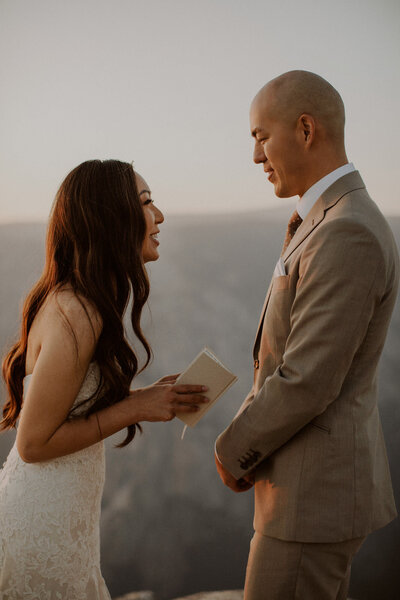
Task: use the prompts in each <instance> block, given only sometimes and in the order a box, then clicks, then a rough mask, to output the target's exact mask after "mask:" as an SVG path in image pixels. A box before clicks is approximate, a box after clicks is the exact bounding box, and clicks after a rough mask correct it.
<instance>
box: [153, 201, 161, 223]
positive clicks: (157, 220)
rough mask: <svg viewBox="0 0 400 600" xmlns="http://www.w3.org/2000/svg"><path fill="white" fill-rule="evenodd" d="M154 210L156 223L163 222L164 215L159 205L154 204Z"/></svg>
mask: <svg viewBox="0 0 400 600" xmlns="http://www.w3.org/2000/svg"><path fill="white" fill-rule="evenodd" d="M153 206H154V205H153ZM154 212H155V219H156V223H163V221H164V215H163V213H162V212H161V210H160V209H159V208H158V207H157V206H154Z"/></svg>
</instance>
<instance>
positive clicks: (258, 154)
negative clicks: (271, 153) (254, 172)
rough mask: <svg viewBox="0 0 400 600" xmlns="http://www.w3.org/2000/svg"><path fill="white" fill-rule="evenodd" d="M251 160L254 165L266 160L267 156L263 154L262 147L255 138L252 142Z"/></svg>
mask: <svg viewBox="0 0 400 600" xmlns="http://www.w3.org/2000/svg"><path fill="white" fill-rule="evenodd" d="M253 160H254V162H255V163H256V165H258V164H260V163H264V162H265V161H266V160H267V157H266V156H265V152H264V148H263V147H262V145H261V144H260V142H259V141H258V140H256V141H255V142H254V152H253Z"/></svg>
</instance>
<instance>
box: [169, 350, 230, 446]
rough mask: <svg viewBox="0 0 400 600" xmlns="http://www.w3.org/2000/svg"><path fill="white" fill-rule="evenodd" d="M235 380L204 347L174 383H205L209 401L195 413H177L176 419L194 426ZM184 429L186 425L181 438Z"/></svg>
mask: <svg viewBox="0 0 400 600" xmlns="http://www.w3.org/2000/svg"><path fill="white" fill-rule="evenodd" d="M235 381H237V377H236V375H234V374H233V373H232V371H230V370H229V369H227V368H226V367H225V366H224V365H223V364H222V363H221V362H220V360H219V359H218V358H217V357H216V356H215V354H213V353H212V352H211V350H209V349H208V348H204V349H203V350H202V351H201V352H200V354H198V355H197V356H196V358H195V359H194V361H193V362H192V363H190V365H189V366H188V368H187V369H186V370H185V371H184V372H183V373H181V374H180V376H179V377H178V379H177V380H176V383H177V384H182V383H183V384H192V385H206V386H207V387H208V390H207V392H205V393H204V395H205V396H207V398H208V399H209V402H207V404H202V405H201V408H200V410H198V411H197V412H196V413H181V414H179V415H177V417H178V419H180V420H181V421H183V422H184V423H186V426H187V425H189V427H194V426H195V425H196V423H198V422H199V421H200V419H201V418H202V417H204V415H205V414H206V412H207V411H209V410H210V408H211V407H212V406H213V405H214V404H215V403H216V401H217V400H218V398H219V397H220V396H221V395H222V394H223V393H224V392H226V391H227V389H228V388H230V387H231V385H233V384H234V383H235ZM185 431H186V427H185V429H184V430H183V432H182V438H183V436H184V433H185Z"/></svg>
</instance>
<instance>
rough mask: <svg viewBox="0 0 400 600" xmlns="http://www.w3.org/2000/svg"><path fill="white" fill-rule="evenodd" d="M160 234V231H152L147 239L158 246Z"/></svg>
mask: <svg viewBox="0 0 400 600" xmlns="http://www.w3.org/2000/svg"><path fill="white" fill-rule="evenodd" d="M159 233H160V231H159V230H158V231H153V233H150V235H149V238H150V239H151V241H152V242H153V243H154V244H155V245H156V246H159V245H160V242H159V241H158V238H157V236H158V234H159Z"/></svg>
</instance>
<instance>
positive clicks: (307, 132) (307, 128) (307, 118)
mask: <svg viewBox="0 0 400 600" xmlns="http://www.w3.org/2000/svg"><path fill="white" fill-rule="evenodd" d="M297 127H298V133H299V135H300V139H301V141H302V143H303V144H304V145H305V147H310V146H311V144H312V143H313V141H314V137H315V120H314V117H312V116H311V115H308V114H306V113H304V114H302V115H300V117H299V119H298V121H297Z"/></svg>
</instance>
